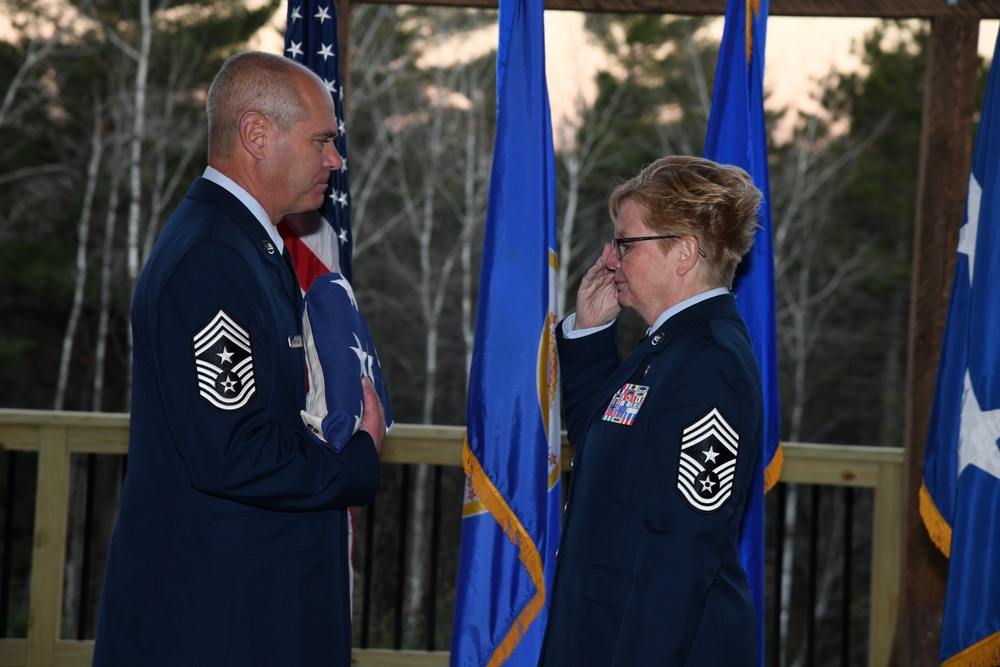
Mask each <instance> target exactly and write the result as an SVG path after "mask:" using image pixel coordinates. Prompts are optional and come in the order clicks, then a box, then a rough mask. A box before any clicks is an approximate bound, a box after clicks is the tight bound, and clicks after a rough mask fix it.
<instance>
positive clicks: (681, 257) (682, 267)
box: [676, 236, 700, 276]
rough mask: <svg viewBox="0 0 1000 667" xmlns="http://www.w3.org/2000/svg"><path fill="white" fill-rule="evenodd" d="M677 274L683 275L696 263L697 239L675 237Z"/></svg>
mask: <svg viewBox="0 0 1000 667" xmlns="http://www.w3.org/2000/svg"><path fill="white" fill-rule="evenodd" d="M676 250H677V275H679V276H683V275H684V274H686V273H687V272H688V271H690V270H691V269H693V268H694V267H695V266H696V265H697V264H698V259H699V258H700V255H699V254H698V239H696V238H695V237H693V236H682V237H680V238H679V239H677V245H676Z"/></svg>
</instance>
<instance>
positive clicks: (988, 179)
mask: <svg viewBox="0 0 1000 667" xmlns="http://www.w3.org/2000/svg"><path fill="white" fill-rule="evenodd" d="M998 48H1000V36H998V46H995V47H994V59H993V63H994V66H993V67H991V68H990V74H989V81H988V83H987V84H986V97H985V99H984V100H983V108H982V113H981V115H980V121H979V130H978V134H977V136H976V147H975V152H974V154H973V158H972V174H971V177H970V178H969V194H968V202H967V205H966V211H965V218H964V221H963V224H962V227H961V230H960V232H959V241H958V257H957V259H956V261H955V276H954V280H953V282H952V287H951V299H950V301H949V302H948V319H947V322H946V324H945V330H944V340H943V342H942V345H941V359H940V362H939V365H938V375H937V385H936V387H935V391H934V405H933V408H932V410H931V420H930V427H929V430H928V434H927V443H926V451H925V455H924V456H925V458H924V483H923V486H922V487H921V489H920V514H921V516H922V517H923V519H924V525H925V526H926V527H927V531H928V533H930V536H931V538H932V539H933V541H934V543H935V544H936V545H937V546H938V547H939V548H940V549H941V551H942V552H944V554H945V555H946V556H948V559H949V561H948V587H947V590H946V593H945V604H944V621H943V623H942V627H941V654H940V659H941V664H942V665H948V666H949V667H959V666H962V667H994V666H995V665H1000V523H998V521H997V514H998V512H1000V444H998V438H1000V100H998V99H997V95H1000V80H998V79H1000V67H996V66H995V65H996V55H997V54H998V53H1000V50H997V49H998Z"/></svg>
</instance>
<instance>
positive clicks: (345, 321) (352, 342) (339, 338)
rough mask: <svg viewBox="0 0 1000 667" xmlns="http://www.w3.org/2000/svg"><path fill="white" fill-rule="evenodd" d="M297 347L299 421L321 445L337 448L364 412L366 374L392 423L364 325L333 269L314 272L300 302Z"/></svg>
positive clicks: (345, 285) (347, 289) (351, 294)
mask: <svg viewBox="0 0 1000 667" xmlns="http://www.w3.org/2000/svg"><path fill="white" fill-rule="evenodd" d="M302 346H303V348H304V349H305V360H306V372H307V377H308V381H309V388H308V392H307V394H306V409H305V410H303V411H302V421H303V423H305V425H306V427H307V428H308V429H309V431H310V432H311V433H312V434H313V435H314V437H315V438H316V440H317V441H318V442H320V443H321V444H324V445H326V446H329V447H333V448H334V449H335V450H336V451H338V452H339V451H340V450H341V449H342V448H343V446H344V444H345V443H346V442H347V440H348V439H349V438H350V437H351V436H352V435H353V434H354V433H355V432H356V431H357V430H358V427H359V426H360V425H361V417H362V415H363V413H364V391H363V389H362V386H361V378H362V377H366V378H368V379H369V380H370V381H371V383H372V385H373V386H374V387H375V390H376V391H377V392H378V394H379V397H381V399H382V407H383V409H384V410H385V424H386V429H387V430H388V429H390V428H391V427H392V413H391V412H390V410H389V394H388V392H387V391H386V387H385V382H384V381H383V379H382V369H381V368H380V367H379V363H378V355H377V354H376V352H375V345H374V343H372V339H371V335H370V334H369V332H368V324H367V323H366V322H365V318H364V316H363V315H362V314H361V311H360V310H358V303H357V301H356V300H355V298H354V290H352V289H351V284H350V283H349V282H347V279H346V278H344V277H343V276H342V275H340V274H339V273H327V274H325V275H322V276H320V277H319V278H317V279H316V281H315V282H314V283H313V285H312V287H310V288H309V290H308V291H307V292H306V295H305V298H304V299H303V300H302Z"/></svg>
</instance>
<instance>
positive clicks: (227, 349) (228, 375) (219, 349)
mask: <svg viewBox="0 0 1000 667" xmlns="http://www.w3.org/2000/svg"><path fill="white" fill-rule="evenodd" d="M191 342H192V344H193V346H194V363H195V368H196V370H197V375H198V393H199V394H200V395H201V397H202V398H204V399H205V400H206V401H208V402H209V403H211V404H212V405H214V406H215V407H217V408H219V409H220V410H230V411H231V410H239V409H240V408H242V407H243V406H245V405H246V404H247V403H249V402H250V399H251V398H253V395H254V393H256V391H257V388H256V385H255V384H254V376H253V354H252V353H251V349H250V332H249V331H247V330H246V327H244V326H243V325H241V324H240V323H239V322H237V321H236V320H235V319H233V316H232V315H230V314H229V313H227V312H226V311H225V310H223V309H222V308H219V311H218V312H217V313H216V314H215V315H214V316H213V317H212V319H210V320H209V321H208V323H207V324H205V326H203V327H202V328H201V329H199V330H198V331H196V332H195V334H194V337H193V339H192V341H191Z"/></svg>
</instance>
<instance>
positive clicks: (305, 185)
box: [270, 75, 344, 214]
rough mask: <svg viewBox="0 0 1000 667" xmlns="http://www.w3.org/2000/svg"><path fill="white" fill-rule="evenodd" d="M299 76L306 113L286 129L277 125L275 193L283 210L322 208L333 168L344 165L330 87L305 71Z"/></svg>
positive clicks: (274, 172) (274, 165) (274, 157)
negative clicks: (302, 118) (282, 130)
mask: <svg viewBox="0 0 1000 667" xmlns="http://www.w3.org/2000/svg"><path fill="white" fill-rule="evenodd" d="M297 76H301V83H300V90H301V91H302V97H303V100H304V105H305V111H306V117H305V120H302V121H300V122H299V123H296V124H295V125H293V126H292V127H291V128H290V129H289V130H287V131H286V132H281V131H280V130H277V129H275V143H274V151H273V153H272V158H273V160H271V162H272V164H271V165H270V167H271V169H270V171H271V174H272V176H273V177H272V179H271V182H272V183H273V184H274V185H273V187H272V188H271V189H272V193H273V197H274V200H275V201H276V202H279V203H280V208H281V210H282V212H283V214H289V213H302V212H305V211H314V210H316V209H318V208H319V207H320V206H321V205H322V204H323V195H324V193H325V192H326V186H327V182H328V181H329V179H330V172H331V171H334V170H338V169H340V168H341V167H343V166H344V161H343V159H342V158H341V157H340V154H339V153H338V152H337V148H336V147H335V146H334V144H333V140H334V139H335V138H336V136H337V118H336V112H335V111H334V106H333V99H332V98H331V97H330V93H329V91H327V90H326V88H324V87H323V86H322V85H320V84H319V83H318V82H317V81H315V80H313V79H311V78H309V77H306V76H305V75H297Z"/></svg>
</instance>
